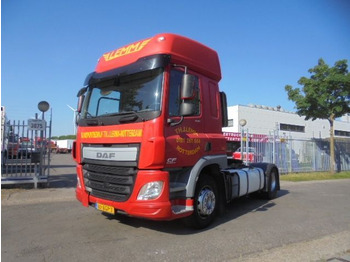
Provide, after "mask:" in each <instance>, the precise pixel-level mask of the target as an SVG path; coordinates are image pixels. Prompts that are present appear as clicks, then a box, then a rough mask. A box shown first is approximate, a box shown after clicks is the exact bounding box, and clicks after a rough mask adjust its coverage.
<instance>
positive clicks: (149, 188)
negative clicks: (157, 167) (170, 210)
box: [137, 181, 164, 200]
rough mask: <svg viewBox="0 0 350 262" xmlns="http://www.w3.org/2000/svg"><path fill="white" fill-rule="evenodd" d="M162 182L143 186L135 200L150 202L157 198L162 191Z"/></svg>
mask: <svg viewBox="0 0 350 262" xmlns="http://www.w3.org/2000/svg"><path fill="white" fill-rule="evenodd" d="M163 184H164V182H163V181H154V182H149V183H147V184H145V185H144V186H143V187H142V188H141V190H140V192H139V195H138V196H137V200H151V199H156V198H157V197H159V195H160V193H161V192H162V189H163Z"/></svg>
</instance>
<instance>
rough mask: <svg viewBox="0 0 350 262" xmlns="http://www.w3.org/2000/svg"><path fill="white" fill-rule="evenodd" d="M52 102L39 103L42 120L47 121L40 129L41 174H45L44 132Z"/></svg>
mask: <svg viewBox="0 0 350 262" xmlns="http://www.w3.org/2000/svg"><path fill="white" fill-rule="evenodd" d="M49 108H50V104H49V103H48V102H46V101H41V102H39V104H38V109H39V110H40V111H41V112H42V120H43V122H44V123H45V124H44V129H43V130H41V131H40V141H41V149H40V168H39V176H42V175H43V157H44V145H45V144H46V143H44V141H43V140H44V132H45V136H46V122H45V116H44V115H45V112H46V111H47V110H49Z"/></svg>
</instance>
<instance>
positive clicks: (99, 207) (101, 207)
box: [95, 203, 115, 215]
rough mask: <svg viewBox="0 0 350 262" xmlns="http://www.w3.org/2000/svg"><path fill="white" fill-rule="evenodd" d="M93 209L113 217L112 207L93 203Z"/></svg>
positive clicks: (113, 209) (113, 210)
mask: <svg viewBox="0 0 350 262" xmlns="http://www.w3.org/2000/svg"><path fill="white" fill-rule="evenodd" d="M95 208H96V209H97V210H100V211H102V212H105V213H108V214H112V215H115V208H114V207H112V206H109V205H105V204H100V203H95Z"/></svg>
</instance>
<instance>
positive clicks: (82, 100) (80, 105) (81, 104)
mask: <svg viewBox="0 0 350 262" xmlns="http://www.w3.org/2000/svg"><path fill="white" fill-rule="evenodd" d="M84 100H85V95H81V96H79V98H78V106H77V112H78V113H79V114H80V113H81V109H82V108H83V103H84Z"/></svg>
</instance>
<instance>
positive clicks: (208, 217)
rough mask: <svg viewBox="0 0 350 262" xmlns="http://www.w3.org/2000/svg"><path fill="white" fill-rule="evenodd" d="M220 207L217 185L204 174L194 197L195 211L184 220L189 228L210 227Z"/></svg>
mask: <svg viewBox="0 0 350 262" xmlns="http://www.w3.org/2000/svg"><path fill="white" fill-rule="evenodd" d="M218 206H219V194H218V187H217V184H216V182H215V180H214V178H212V177H211V176H209V175H207V174H202V175H201V176H200V178H199V180H198V182H197V185H196V191H195V195H194V202H193V208H194V211H193V213H192V215H190V216H189V217H185V218H184V219H183V221H184V223H185V224H186V225H187V226H190V227H193V228H197V229H202V228H205V227H207V226H208V225H210V224H211V223H212V222H213V220H214V218H215V217H216V214H217V210H218Z"/></svg>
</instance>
